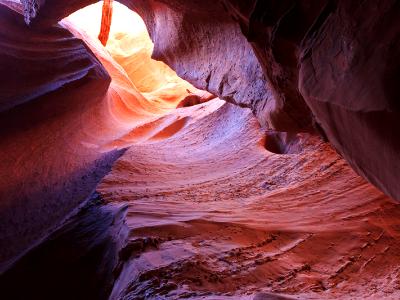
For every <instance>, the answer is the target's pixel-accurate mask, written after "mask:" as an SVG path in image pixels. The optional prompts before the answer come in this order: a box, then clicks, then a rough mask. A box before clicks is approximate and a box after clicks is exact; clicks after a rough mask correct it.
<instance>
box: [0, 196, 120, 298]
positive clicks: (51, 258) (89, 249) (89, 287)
mask: <svg viewBox="0 0 400 300" xmlns="http://www.w3.org/2000/svg"><path fill="white" fill-rule="evenodd" d="M102 202H103V201H102V200H101V199H100V197H99V196H98V194H94V195H93V196H92V197H91V199H90V200H89V201H88V202H87V204H86V205H85V206H84V208H83V209H81V210H80V211H79V213H78V214H76V215H75V216H73V217H71V218H70V219H69V220H68V221H67V222H66V223H65V224H64V225H63V226H62V228H60V229H59V230H57V231H56V232H55V233H54V234H52V235H51V236H50V237H49V238H47V239H46V240H45V241H44V242H43V243H42V244H40V245H39V246H38V247H36V248H35V249H33V250H32V251H31V252H29V253H28V254H27V255H26V256H25V257H23V258H22V259H21V260H19V261H18V262H17V263H16V265H15V266H14V267H13V268H11V269H10V270H9V271H7V272H5V273H4V274H2V275H1V276H0V290H1V291H2V299H7V300H20V299H21V300H22V299H68V300H71V299H82V300H88V299H107V298H108V295H109V293H110V290H111V288H112V284H113V282H114V279H115V276H116V275H117V273H118V272H117V271H116V270H117V264H118V252H119V248H120V242H121V241H122V239H123V238H122V237H123V235H124V223H123V219H124V217H125V210H126V209H125V207H122V208H120V209H114V208H110V207H108V206H104V205H103V203H102ZM120 238H121V239H120Z"/></svg>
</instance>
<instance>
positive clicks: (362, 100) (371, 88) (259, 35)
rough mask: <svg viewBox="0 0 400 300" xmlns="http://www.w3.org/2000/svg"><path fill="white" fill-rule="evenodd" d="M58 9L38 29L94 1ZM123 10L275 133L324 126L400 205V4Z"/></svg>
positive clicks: (158, 0)
mask: <svg viewBox="0 0 400 300" xmlns="http://www.w3.org/2000/svg"><path fill="white" fill-rule="evenodd" d="M56 2H57V1H54V0H48V1H46V2H44V4H42V5H41V13H40V14H39V16H38V18H36V19H34V21H33V23H35V22H36V24H43V23H46V22H55V20H59V19H60V18H61V17H62V16H66V15H67V14H68V13H70V12H71V11H73V9H74V8H76V7H79V6H80V7H83V6H85V5H87V4H88V2H91V1H83V0H75V1H72V4H71V5H70V4H68V5H67V4H62V3H59V2H57V3H56ZM121 3H123V4H126V5H127V6H128V7H130V8H132V9H133V10H136V11H137V12H138V13H139V14H140V15H141V16H142V17H143V19H144V20H145V22H146V25H147V27H148V30H149V33H150V35H151V37H152V39H153V41H154V42H155V48H154V53H153V57H154V58H156V59H161V60H164V61H165V62H166V63H167V64H168V65H170V66H172V68H173V69H175V70H176V71H177V73H178V74H179V76H181V77H182V78H185V79H187V80H188V81H189V82H191V83H193V84H194V85H195V86H196V87H198V88H201V89H206V90H209V91H211V92H212V93H213V94H215V95H217V96H219V97H221V98H222V99H225V100H227V101H231V102H233V103H236V104H239V105H242V106H245V107H250V108H251V109H252V110H253V112H254V113H255V115H256V116H257V118H258V119H259V121H260V123H261V124H262V125H264V126H267V127H269V128H271V129H275V130H278V131H291V132H293V131H294V132H299V131H310V130H312V129H311V125H312V124H314V127H315V129H317V131H321V134H322V135H326V136H327V137H328V139H329V140H330V141H331V142H332V144H333V145H334V147H335V148H336V149H337V150H338V152H339V153H341V154H342V155H343V156H344V157H345V158H346V160H347V161H348V162H349V163H350V164H351V166H352V167H353V168H354V169H355V170H356V171H357V172H358V173H359V174H361V175H362V176H364V177H365V178H366V179H368V180H369V181H370V182H372V183H373V184H375V185H376V186H377V187H379V188H380V189H381V190H383V191H384V192H385V193H387V194H388V195H390V196H391V197H393V198H395V199H400V190H399V185H398V184H397V181H396V178H397V177H398V174H399V173H400V171H399V170H400V165H399V164H400V162H399V159H398V155H397V153H398V152H399V140H400V137H399V135H398V130H394V128H398V124H397V121H396V120H397V119H398V113H399V112H398V105H396V103H397V98H398V92H397V80H396V79H395V78H397V77H398V72H399V71H398V70H399V69H400V66H399V56H398V53H399V48H400V47H399V36H400V30H399V28H400V26H399V20H400V18H399V16H400V8H399V6H398V3H397V1H395V0H385V1H379V3H375V2H373V1H367V2H363V3H359V2H358V1H330V0H326V1H319V0H318V1H317V0H315V1H307V2H304V1H298V0H286V1H260V0H251V1H241V0H220V1H218V2H215V1H208V0H207V1H201V2H196V1H195V2H193V1H191V2H189V1H183V0H174V1H163V0H140V1H130V0H121ZM366 16H367V17H366ZM369 16H371V17H369ZM248 42H250V43H248ZM250 45H251V46H252V49H251V47H250ZM253 50H254V51H253ZM227 57H228V59H227ZM216 62H217V63H216ZM221 62H223V63H221ZM378 66H379V67H378ZM262 71H263V72H262ZM306 104H307V105H306ZM310 109H311V110H312V114H311V113H310V111H309V110H310ZM349 128H351V130H349ZM349 131H350V132H351V134H349ZM356 141H357V142H356ZM377 149H383V150H382V151H377Z"/></svg>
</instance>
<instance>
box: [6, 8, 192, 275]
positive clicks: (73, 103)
mask: <svg viewBox="0 0 400 300" xmlns="http://www.w3.org/2000/svg"><path fill="white" fill-rule="evenodd" d="M0 14H1V17H0V25H1V28H0V39H1V47H0V66H1V69H2V70H4V72H3V73H2V74H3V75H2V77H1V81H2V83H4V84H2V85H1V87H0V95H1V97H0V99H1V103H0V107H1V112H0V113H1V120H0V123H1V129H0V131H1V132H0V133H1V137H2V138H1V141H0V154H1V156H2V157H3V159H2V163H1V164H0V176H1V177H0V199H1V203H0V205H1V210H0V232H1V233H2V234H1V235H0V244H1V245H7V246H4V247H2V248H1V251H0V271H3V270H5V269H7V268H8V267H9V266H10V265H11V264H12V263H13V262H14V261H15V260H16V259H17V258H19V257H20V256H21V255H23V254H24V253H26V252H27V251H28V250H29V249H30V248H31V247H33V246H34V245H36V244H37V243H39V242H40V241H41V240H42V239H43V237H45V236H46V235H47V234H48V233H49V232H51V231H53V230H54V229H55V228H56V227H57V226H58V224H60V222H61V221H62V220H63V219H64V218H65V217H66V216H67V214H68V213H70V212H71V211H72V210H73V209H75V208H76V207H77V206H78V205H79V204H80V203H82V201H84V200H85V199H86V197H87V196H88V195H89V194H90V193H91V192H92V191H93V189H94V187H95V186H96V184H97V183H98V180H99V179H100V178H102V177H103V176H104V175H105V174H106V172H108V171H109V167H110V165H111V164H112V162H113V161H114V160H115V159H116V158H117V157H118V156H119V155H120V154H121V153H122V151H123V149H121V150H115V147H114V146H112V142H113V141H115V140H118V139H119V138H120V137H121V136H123V135H124V134H126V133H128V132H129V131H130V130H131V128H133V127H135V126H138V125H140V124H143V123H144V122H146V121H148V120H152V119H154V118H158V117H159V116H160V115H163V114H165V113H166V112H168V111H170V110H172V109H174V108H175V107H176V106H177V105H178V103H179V102H180V101H181V100H182V99H184V98H185V97H186V96H187V95H188V92H187V91H186V89H188V88H189V89H191V90H193V91H194V92H196V89H195V88H194V87H192V86H191V85H190V84H188V83H187V82H184V81H183V80H181V79H179V78H178V77H177V76H176V75H174V73H173V71H171V70H170V71H169V72H170V73H169V75H168V76H166V75H165V72H166V71H165V72H164V73H159V74H157V75H158V80H159V81H162V80H164V84H163V86H162V87H161V88H160V87H157V88H155V89H154V91H152V92H154V94H153V93H149V94H148V95H149V97H150V96H153V97H157V99H158V101H157V102H156V101H149V100H148V99H146V98H145V97H144V96H143V95H142V94H141V93H140V92H139V91H138V90H137V89H136V87H135V85H134V84H133V83H132V80H131V79H130V78H129V77H128V75H127V74H126V72H125V71H124V69H123V68H122V67H121V66H120V65H119V64H118V63H116V62H115V61H114V60H113V59H112V58H111V56H110V55H109V54H108V53H107V52H106V51H105V49H104V48H103V47H102V45H101V44H100V43H99V42H98V41H96V40H94V39H92V38H90V36H89V34H88V33H86V32H84V31H82V30H81V29H79V28H78V27H76V26H75V27H73V26H72V25H71V23H70V22H68V21H64V22H63V23H61V24H59V25H56V26H53V27H50V28H45V29H44V28H40V27H37V28H30V29H29V30H27V27H26V24H25V23H24V20H23V18H21V15H20V14H19V13H18V12H16V11H13V10H10V9H8V8H7V7H6V6H3V5H1V4H0ZM141 28H142V29H143V30H145V27H144V25H142V27H141ZM68 29H69V30H68ZM71 31H72V32H73V33H74V34H75V35H73V34H72V33H71ZM144 32H145V31H144ZM78 37H81V38H84V39H86V40H87V44H86V43H85V42H83V41H82V40H81V39H79V38H78ZM89 47H90V48H91V50H89ZM92 51H93V52H96V55H97V57H96V56H95V55H94V54H93V52H92ZM144 56H145V53H144V54H143V55H142V58H143V57H144ZM147 56H149V54H148V53H147ZM139 58H140V57H139ZM103 65H104V66H103ZM164 68H167V67H166V66H165V67H164ZM108 73H109V74H111V76H112V78H113V80H112V82H111V79H110V76H109V74H108ZM110 83H111V84H110ZM151 83H152V82H150V83H149V85H150V84H151ZM114 150H115V151H114Z"/></svg>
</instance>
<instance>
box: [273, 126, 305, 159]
mask: <svg viewBox="0 0 400 300" xmlns="http://www.w3.org/2000/svg"><path fill="white" fill-rule="evenodd" d="M265 149H267V150H268V151H269V152H272V153H275V154H296V153H299V152H301V143H300V138H299V136H298V135H297V134H295V133H290V132H278V131H268V132H267V133H266V137H265Z"/></svg>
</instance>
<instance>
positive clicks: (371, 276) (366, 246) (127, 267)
mask: <svg viewBox="0 0 400 300" xmlns="http://www.w3.org/2000/svg"><path fill="white" fill-rule="evenodd" d="M164 121H165V122H167V121H168V122H167V124H166V125H165V127H164V128H163V129H161V130H160V129H159V130H158V131H156V132H154V133H153V135H152V136H151V137H150V138H149V139H148V140H146V141H143V142H140V143H137V144H135V145H133V146H131V147H130V148H129V149H128V150H127V151H126V153H125V154H124V155H123V156H122V157H121V158H120V159H119V160H118V161H117V162H116V164H115V165H114V167H113V170H112V171H111V173H109V174H108V175H107V176H106V177H105V178H104V179H103V180H102V182H101V183H100V185H99V186H98V188H97V191H98V192H99V193H100V195H101V196H102V198H103V199H105V200H106V201H107V202H108V203H110V204H112V205H116V206H120V205H127V206H128V207H127V215H126V220H125V222H126V225H127V227H128V228H129V242H128V243H127V246H125V247H126V248H125V249H127V251H128V253H129V255H128V258H127V261H126V262H125V264H124V267H123V270H122V272H121V275H120V277H119V279H118V282H117V284H116V285H115V288H114V292H113V296H112V297H116V298H121V299H141V298H145V299H164V298H165V299H168V298H169V299H179V298H191V299H226V298H232V299H241V298H243V299H253V297H254V296H255V295H258V296H257V297H259V298H257V297H256V299H270V298H268V297H267V296H268V295H267V294H262V291H264V292H273V293H277V294H284V295H286V296H288V295H291V297H294V298H295V299H360V298H363V299H367V298H370V299H397V298H398V297H400V294H399V284H400V267H399V263H400V254H399V253H400V252H399V250H400V240H399V225H400V221H399V220H400V218H399V217H400V207H399V204H398V203H395V202H394V201H391V200H390V199H389V198H387V197H386V196H385V195H383V194H382V193H381V192H379V191H378V190H377V189H375V188H374V187H373V186H371V185H370V184H368V183H366V182H365V181H364V180H363V179H362V178H361V177H359V176H358V175H356V174H355V173H354V171H352V170H351V169H350V167H349V166H348V165H347V164H346V163H345V161H344V160H343V159H341V158H340V157H339V156H338V155H337V154H336V152H335V151H334V150H333V149H332V148H331V147H330V146H329V145H328V144H326V143H324V142H322V141H321V140H319V139H318V138H312V137H308V136H305V135H303V136H297V138H296V140H295V143H296V144H295V145H293V143H294V142H292V146H291V149H292V151H290V149H289V151H288V152H289V153H286V154H276V153H272V152H269V151H267V150H266V149H265V147H264V146H265V144H267V145H268V143H269V138H268V136H267V138H265V134H264V133H263V132H262V130H261V129H260V127H259V126H258V123H257V121H256V120H255V118H254V117H253V115H252V114H251V112H250V110H248V109H242V108H239V107H237V106H234V105H232V104H228V103H225V102H223V101H221V100H218V99H216V100H212V101H210V102H208V103H205V104H202V105H198V106H193V107H190V108H183V109H178V110H176V111H175V112H173V113H172V114H170V115H169V116H168V117H165V118H164ZM156 125H157V124H154V123H150V124H148V126H149V127H151V128H153V127H154V126H156ZM141 134H142V131H140V130H138V129H136V130H133V132H131V134H130V137H135V138H138V137H139V136H141ZM270 139H272V138H271V137H270Z"/></svg>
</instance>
